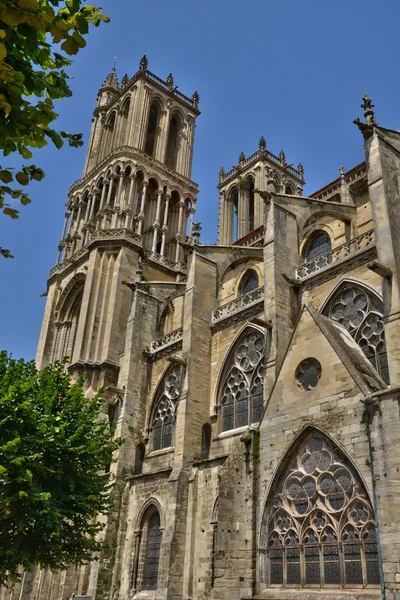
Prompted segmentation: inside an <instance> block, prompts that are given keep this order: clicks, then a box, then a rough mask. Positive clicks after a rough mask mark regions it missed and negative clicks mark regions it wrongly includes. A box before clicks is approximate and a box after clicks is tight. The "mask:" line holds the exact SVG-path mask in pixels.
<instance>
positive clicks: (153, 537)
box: [143, 513, 161, 590]
mask: <svg viewBox="0 0 400 600" xmlns="http://www.w3.org/2000/svg"><path fill="white" fill-rule="evenodd" d="M160 546H161V530H160V516H159V514H158V513H155V514H153V516H151V517H150V519H149V520H148V523H147V544H146V555H145V559H144V565H143V589H144V590H156V589H157V580H158V563H159V561H160Z"/></svg>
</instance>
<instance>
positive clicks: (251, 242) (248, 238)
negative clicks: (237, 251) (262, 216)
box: [233, 225, 264, 246]
mask: <svg viewBox="0 0 400 600" xmlns="http://www.w3.org/2000/svg"><path fill="white" fill-rule="evenodd" d="M263 238H264V225H260V227H257V229H254V231H251V232H250V233H248V234H247V235H245V236H244V237H242V238H240V239H239V240H236V242H234V243H233V245H234V246H255V245H256V244H257V243H258V242H260V241H262V239H263Z"/></svg>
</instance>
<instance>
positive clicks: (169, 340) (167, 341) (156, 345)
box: [150, 327, 183, 354]
mask: <svg viewBox="0 0 400 600" xmlns="http://www.w3.org/2000/svg"><path fill="white" fill-rule="evenodd" d="M182 337H183V328H182V327H179V328H178V329H175V330H174V331H171V332H170V333H167V334H166V335H163V336H162V337H160V338H158V340H154V341H153V342H151V344H150V354H156V352H160V350H164V348H167V347H168V346H171V345H172V344H176V343H177V342H180V341H182Z"/></svg>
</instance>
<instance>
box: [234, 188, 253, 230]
mask: <svg viewBox="0 0 400 600" xmlns="http://www.w3.org/2000/svg"><path fill="white" fill-rule="evenodd" d="M248 214H249V190H248V189H247V188H239V195H238V234H237V236H238V240H239V239H240V238H242V237H243V236H245V235H246V234H247V233H248V232H249V231H248V229H249V225H248V223H249V217H248ZM234 241H236V240H234Z"/></svg>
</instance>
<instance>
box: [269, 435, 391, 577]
mask: <svg viewBox="0 0 400 600" xmlns="http://www.w3.org/2000/svg"><path fill="white" fill-rule="evenodd" d="M263 528H264V531H263V537H262V539H263V541H264V545H265V547H264V548H262V551H263V552H264V553H265V557H266V565H265V566H266V574H267V581H266V583H267V584H268V585H271V586H288V587H296V586H299V587H310V586H311V587H313V586H315V587H354V586H355V587H360V586H363V587H365V586H369V585H379V581H380V578H379V564H378V549H377V542H376V532H375V523H374V514H373V510H372V506H371V503H370V500H369V498H368V494H367V492H366V490H365V487H364V485H363V483H362V481H361V478H360V476H359V475H358V473H357V472H356V470H355V469H354V467H353V466H352V465H351V464H350V461H349V460H348V459H347V458H346V457H345V456H344V455H343V453H342V452H341V451H340V450H339V449H338V448H337V447H336V446H335V445H334V444H333V443H332V442H331V441H329V440H328V439H327V438H326V437H325V436H323V435H321V434H319V433H317V432H313V433H311V434H310V435H309V436H308V437H307V439H306V440H305V441H304V442H303V443H302V444H301V445H300V446H299V447H298V449H297V451H296V452H295V453H294V454H293V456H292V457H291V459H290V460H289V464H288V466H287V467H286V470H285V471H284V473H283V476H282V477H279V480H278V483H277V485H275V486H274V487H273V491H272V496H271V498H270V500H269V502H268V504H267V506H266V511H265V514H264V520H263Z"/></svg>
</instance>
